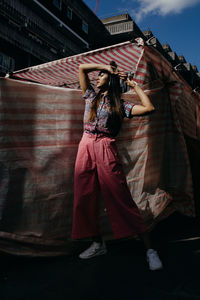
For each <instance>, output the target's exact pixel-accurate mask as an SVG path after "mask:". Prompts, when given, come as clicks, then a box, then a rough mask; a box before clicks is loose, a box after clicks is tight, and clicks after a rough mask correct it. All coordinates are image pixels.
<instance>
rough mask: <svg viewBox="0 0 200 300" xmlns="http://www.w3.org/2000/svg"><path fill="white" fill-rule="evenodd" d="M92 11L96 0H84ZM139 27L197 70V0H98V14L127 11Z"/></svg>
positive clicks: (199, 46)
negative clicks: (149, 32)
mask: <svg viewBox="0 0 200 300" xmlns="http://www.w3.org/2000/svg"><path fill="white" fill-rule="evenodd" d="M84 2H85V3H86V4H87V5H88V7H90V9H91V10H93V11H94V9H95V6H96V0H84ZM127 11H128V13H129V14H130V15H131V17H132V18H133V20H134V21H135V22H136V23H137V25H138V26H139V27H140V29H141V30H142V31H143V30H147V29H150V30H151V31H152V32H153V34H154V35H155V36H156V37H157V38H158V40H159V41H160V43H161V44H165V43H167V44H169V45H170V46H171V48H172V50H173V51H175V52H176V53H177V55H184V57H185V59H186V61H187V62H189V63H191V64H192V65H196V66H197V68H198V70H199V72H200V0H128V1H127V0H114V1H113V0H99V6H98V11H97V16H98V17H99V18H101V17H109V16H111V15H115V14H116V15H117V14H120V13H125V12H127Z"/></svg>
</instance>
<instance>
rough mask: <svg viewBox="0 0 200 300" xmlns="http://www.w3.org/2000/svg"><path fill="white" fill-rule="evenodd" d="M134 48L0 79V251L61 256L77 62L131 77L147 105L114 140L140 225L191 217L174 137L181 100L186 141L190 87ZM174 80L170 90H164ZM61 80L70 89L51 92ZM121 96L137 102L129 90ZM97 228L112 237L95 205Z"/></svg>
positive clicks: (181, 147)
mask: <svg viewBox="0 0 200 300" xmlns="http://www.w3.org/2000/svg"><path fill="white" fill-rule="evenodd" d="M139 42H141V41H140V40H138V43H139ZM138 43H135V44H133V43H130V42H127V43H123V44H119V45H116V46H112V47H108V48H105V49H100V50H96V51H93V52H90V53H86V54H80V55H79V56H75V57H72V58H66V59H64V60H61V61H56V62H52V63H48V64H44V65H41V66H36V67H33V68H31V69H29V70H26V71H22V72H18V73H16V74H15V76H16V77H17V78H21V79H26V80H34V81H39V82H40V84H38V83H33V82H25V81H21V80H13V79H9V78H6V79H1V80H0V87H1V94H0V103H1V106H0V113H1V119H0V131H1V132H0V164H1V168H0V170H1V171H0V172H1V173H0V180H1V181H0V189H1V192H0V250H2V251H7V252H10V253H14V254H23V255H44V256H48V255H61V254H66V253H69V252H70V245H71V223H72V206H73V169H74V161H75V157H76V152H77V146H78V142H79V140H80V138H81V135H82V118H83V110H84V102H83V100H82V97H81V92H80V90H78V89H75V87H76V86H77V85H78V83H77V73H76V72H77V68H78V64H79V63H80V62H86V61H87V62H92V61H95V62H104V63H105V62H106V63H108V62H109V61H110V60H111V59H114V60H115V61H116V62H117V63H118V64H119V65H120V68H123V70H124V71H127V72H129V71H133V70H134V71H135V78H136V80H137V81H138V82H139V83H140V84H141V85H142V86H143V89H144V90H145V92H146V93H148V95H149V96H150V98H151V100H152V102H153V103H154V105H155V107H156V112H155V113H153V114H151V115H146V116H140V117H134V118H133V119H131V120H125V121H124V124H123V128H122V130H121V133H120V135H119V137H118V138H117V145H118V149H119V153H120V156H121V160H122V163H123V166H124V170H125V173H126V176H127V181H128V185H129V187H130V191H131V193H132V196H133V199H134V201H135V202H136V203H137V205H138V207H139V209H140V211H141V214H142V215H143V217H144V220H145V222H146V224H147V226H148V227H149V228H152V227H153V226H154V225H155V224H156V223H157V222H159V220H161V219H162V218H164V217H167V216H168V215H169V214H171V213H172V212H174V211H180V212H181V213H183V214H186V215H189V216H192V215H194V203H193V186H192V177H191V170H190V163H189V159H188V154H187V149H186V145H185V140H184V134H185V132H186V131H187V130H188V128H185V127H184V119H183V118H186V115H184V114H183V115H182V114H181V116H180V108H179V106H178V103H179V101H182V102H183V101H185V105H184V106H183V108H182V107H181V109H184V107H185V109H189V114H188V116H189V118H190V122H191V126H190V129H189V131H188V132H189V133H190V135H191V136H194V135H195V134H196V136H195V137H196V138H197V120H196V113H195V114H194V110H195V109H196V108H195V109H194V107H197V106H198V105H196V104H195V103H197V102H193V104H192V107H190V105H188V106H187V103H188V101H190V99H193V98H191V97H192V96H191V93H190V89H189V88H188V87H187V86H186V85H183V81H182V80H181V79H180V78H178V77H177V75H176V74H173V73H172V72H171V66H170V65H169V64H168V62H167V61H165V60H164V58H162V57H161V56H160V54H159V53H157V51H155V50H154V49H151V48H149V47H146V46H144V45H142V43H140V44H138ZM128 62H129V63H128ZM62 74H63V77H62ZM71 76H72V77H71ZM94 76H95V75H94V74H93V75H91V78H92V79H94V78H95V77H94ZM166 77H168V80H166ZM61 79H62V80H61ZM72 79H73V82H72V81H71V80H72ZM45 80H46V81H45ZM175 80H176V83H175V84H174V85H172V84H171V85H170V84H168V83H167V82H169V81H175ZM41 83H47V84H48V85H44V84H41ZM63 83H67V85H71V86H72V87H73V89H72V88H71V89H70V88H66V87H65V88H62V87H58V86H59V85H62V84H63ZM50 85H56V86H50ZM182 95H184V97H185V98H184V100H183V99H181V98H182V97H183V96H182ZM123 98H124V99H127V100H129V101H133V102H134V103H139V100H138V99H137V97H136V95H135V94H134V93H131V92H129V93H126V94H123ZM180 99H181V100H180ZM195 99H196V98H195ZM194 128H196V129H194ZM100 224H101V230H102V233H103V234H104V236H105V237H106V238H107V239H110V238H112V232H111V229H110V226H109V223H108V220H107V215H106V211H105V209H104V205H103V202H102V205H101V210H100Z"/></svg>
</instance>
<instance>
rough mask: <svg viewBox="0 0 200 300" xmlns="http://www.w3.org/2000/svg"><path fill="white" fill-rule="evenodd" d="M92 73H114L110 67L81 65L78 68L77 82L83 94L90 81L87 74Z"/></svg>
mask: <svg viewBox="0 0 200 300" xmlns="http://www.w3.org/2000/svg"><path fill="white" fill-rule="evenodd" d="M92 71H107V72H110V73H114V72H115V70H114V67H112V66H110V65H101V64H81V65H80V66H79V81H80V86H81V89H82V93H83V94H85V92H86V90H87V88H88V87H89V85H90V80H89V77H88V73H90V72H92Z"/></svg>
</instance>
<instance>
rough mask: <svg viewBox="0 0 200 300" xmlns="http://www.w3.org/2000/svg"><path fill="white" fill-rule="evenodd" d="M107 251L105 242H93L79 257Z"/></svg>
mask: <svg viewBox="0 0 200 300" xmlns="http://www.w3.org/2000/svg"><path fill="white" fill-rule="evenodd" d="M106 253H107V249H106V245H105V243H97V242H93V243H92V244H91V245H90V247H89V248H88V249H86V250H85V251H83V252H82V253H81V254H79V258H82V259H87V258H92V257H95V256H99V255H103V254H106Z"/></svg>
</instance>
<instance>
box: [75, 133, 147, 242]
mask: <svg viewBox="0 0 200 300" xmlns="http://www.w3.org/2000/svg"><path fill="white" fill-rule="evenodd" d="M100 190H101V192H102V195H103V199H104V203H105V206H106V210H107V213H108V217H109V220H110V224H111V227H112V230H113V233H114V237H115V238H116V239H118V238H123V237H127V236H132V235H135V234H137V233H142V232H145V231H146V230H147V228H146V226H145V224H144V221H143V219H142V218H141V216H140V213H139V210H138V208H137V206H136V204H135V202H134V201H133V199H132V196H131V193H130V191H129V188H128V186H127V182H126V177H125V175H124V172H123V169H122V165H121V162H120V160H119V157H118V154H117V149H116V145H115V139H113V138H110V137H107V136H99V135H94V134H88V133H84V134H83V137H82V139H81V141H80V144H79V148H78V154H77V158H76V164H75V175H74V211H73V226H72V238H74V239H81V238H86V237H92V236H98V235H99V228H98V207H99V203H98V198H99V191H100Z"/></svg>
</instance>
